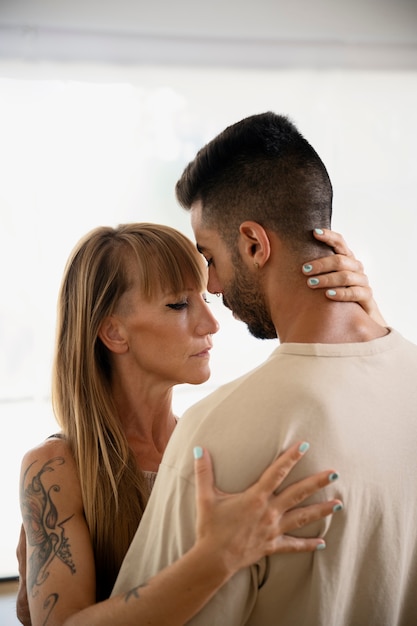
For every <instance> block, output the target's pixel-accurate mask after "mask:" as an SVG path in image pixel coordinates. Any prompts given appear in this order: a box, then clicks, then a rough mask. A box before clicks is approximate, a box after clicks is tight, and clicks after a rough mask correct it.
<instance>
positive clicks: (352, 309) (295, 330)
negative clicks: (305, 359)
mask: <svg viewBox="0 0 417 626" xmlns="http://www.w3.org/2000/svg"><path fill="white" fill-rule="evenodd" d="M323 297H324V296H323ZM316 304H318V303H316ZM274 322H276V328H277V334H278V337H279V340H280V343H290V342H291V343H359V342H364V341H372V340H373V339H377V338H378V337H383V336H384V335H386V334H387V333H388V330H387V329H386V328H384V327H383V326H380V325H379V324H377V323H376V322H374V321H373V320H372V319H371V318H370V317H369V315H368V314H367V313H365V311H364V310H363V309H362V307H361V306H360V305H359V304H356V303H348V302H324V303H320V304H318V306H315V307H309V306H306V307H300V308H298V309H293V310H292V314H291V315H290V316H288V318H287V319H285V317H284V316H283V315H277V316H276V319H274Z"/></svg>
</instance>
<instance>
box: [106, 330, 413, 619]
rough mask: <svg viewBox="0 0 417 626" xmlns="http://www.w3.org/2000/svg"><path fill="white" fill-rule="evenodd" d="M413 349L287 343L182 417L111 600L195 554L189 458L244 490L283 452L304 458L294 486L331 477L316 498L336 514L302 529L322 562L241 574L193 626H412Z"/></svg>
mask: <svg viewBox="0 0 417 626" xmlns="http://www.w3.org/2000/svg"><path fill="white" fill-rule="evenodd" d="M416 373H417V347H416V346H414V345H412V344H410V343H409V342H407V341H405V340H404V339H402V338H401V337H400V336H399V335H398V334H397V333H395V332H391V333H390V334H389V335H387V336H386V337H383V338H381V339H377V340H374V341H370V342H364V343H355V344H283V345H281V346H280V347H279V348H278V349H277V350H276V351H275V352H274V353H273V354H272V355H271V358H270V359H269V360H268V361H267V362H266V363H265V364H263V365H262V366H261V367H259V368H257V369H256V370H254V371H253V372H251V373H249V374H248V375H246V376H244V377H242V378H240V379H239V380H238V381H234V382H233V383H230V384H228V385H226V386H224V387H222V388H221V389H219V390H218V391H217V392H215V393H214V394H212V395H211V396H209V397H208V398H207V399H205V400H203V401H202V402H200V403H199V404H198V405H196V406H195V407H193V408H192V409H190V411H189V412H188V413H187V414H186V415H185V416H184V417H183V418H182V420H181V422H180V425H179V427H178V430H177V432H176V433H175V434H174V436H173V438H172V440H171V442H170V444H169V446H168V449H167V452H166V454H165V456H164V461H163V464H162V466H161V469H160V472H159V476H158V479H157V483H156V485H155V488H154V492H153V494H152V497H151V500H150V502H149V505H148V508H147V511H146V512H145V516H144V518H143V521H142V523H141V526H140V529H139V531H138V533H137V535H136V537H135V539H134V541H133V543H132V546H131V549H130V550H129V552H128V555H127V557H126V560H125V563H124V564H123V566H122V570H121V574H120V576H119V579H118V582H117V584H116V590H117V591H121V590H126V589H129V588H130V587H132V586H133V585H135V584H138V583H142V582H144V581H145V580H146V579H147V578H149V576H151V575H152V574H154V573H156V572H157V571H158V570H160V569H162V567H164V566H166V565H167V564H169V563H170V562H172V561H173V560H175V559H176V558H177V557H178V556H180V555H181V554H183V553H184V552H185V551H186V550H187V549H188V548H189V547H190V546H191V545H192V544H193V542H194V522H195V520H194V509H195V504H194V500H195V493H194V486H193V466H192V454H191V450H192V448H193V446H194V445H203V446H205V447H207V448H208V449H209V450H210V452H211V454H212V456H213V459H214V467H215V472H216V483H217V484H218V486H219V488H220V489H224V490H226V491H240V490H242V489H244V488H246V487H247V486H248V485H249V484H251V483H252V482H254V481H255V480H256V479H257V477H258V476H259V474H260V473H261V471H262V470H263V469H264V468H265V467H266V466H267V465H268V464H269V463H270V462H271V461H272V459H273V458H275V457H276V456H277V455H278V454H279V453H280V451H281V450H282V449H283V448H286V447H288V446H289V445H290V444H291V443H293V442H294V441H296V440H298V439H303V440H307V441H309V442H310V445H311V448H310V450H309V452H308V453H307V455H306V456H305V458H304V459H303V461H302V463H300V464H299V466H298V467H297V468H296V470H295V471H294V472H293V473H292V474H291V477H290V480H291V482H293V481H295V480H298V478H300V477H301V476H305V475H308V474H310V473H312V472H315V471H318V470H321V469H323V467H324V466H331V465H333V466H334V467H335V468H337V469H338V470H339V471H340V474H341V477H340V480H339V481H337V482H336V483H334V484H333V485H331V486H329V487H328V488H327V493H324V494H321V497H322V498H323V499H324V498H327V497H330V496H331V497H333V496H335V497H338V498H341V500H342V501H343V502H344V504H345V510H344V511H342V512H341V513H340V512H339V513H337V515H335V516H333V517H332V518H327V519H326V520H321V521H320V522H317V523H316V524H315V527H313V526H310V527H307V528H306V529H304V530H303V533H302V534H306V535H310V536H311V535H312V534H314V533H315V532H317V533H318V534H321V535H322V536H324V537H325V539H326V543H327V549H326V550H325V551H324V552H316V553H305V554H297V555H294V554H290V555H277V556H274V557H272V558H270V559H269V560H266V559H265V560H263V561H262V562H261V563H259V564H257V565H256V566H253V567H252V568H250V569H247V570H244V571H243V572H240V573H239V574H237V575H236V576H235V577H234V578H233V579H232V580H231V581H229V583H227V584H226V585H225V587H224V588H223V589H222V590H221V591H220V592H219V593H218V594H217V595H216V596H215V598H213V600H212V601H211V602H210V603H209V604H208V605H207V607H206V608H205V609H203V611H202V612H201V613H200V614H199V615H198V616H197V617H195V618H194V619H193V620H192V622H191V623H192V624H200V625H204V626H215V625H219V626H220V625H221V626H234V625H235V624H236V625H238V624H249V625H251V626H289V625H296V626H348V625H349V626H400V625H401V626H413V625H415V624H416V623H417V594H416V591H415V590H416V589H417V515H416V511H417V489H416V474H417V471H416V462H415V456H416V455H415V444H416V442H417V385H416Z"/></svg>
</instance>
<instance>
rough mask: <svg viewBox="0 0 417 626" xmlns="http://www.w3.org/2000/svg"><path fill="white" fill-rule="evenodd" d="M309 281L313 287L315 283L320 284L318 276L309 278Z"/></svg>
mask: <svg viewBox="0 0 417 626" xmlns="http://www.w3.org/2000/svg"><path fill="white" fill-rule="evenodd" d="M307 282H308V284H309V285H311V286H312V287H313V286H315V285H318V284H319V282H320V281H319V279H318V278H309V279H308V281H307Z"/></svg>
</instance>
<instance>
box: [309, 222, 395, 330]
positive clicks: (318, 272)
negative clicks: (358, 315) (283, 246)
mask: <svg viewBox="0 0 417 626" xmlns="http://www.w3.org/2000/svg"><path fill="white" fill-rule="evenodd" d="M313 234H314V237H315V238H316V239H318V240H319V241H322V242H324V243H326V244H327V245H328V246H330V247H331V248H333V250H334V251H335V254H334V255H331V256H327V257H322V258H320V259H315V260H314V261H308V262H307V263H304V265H303V273H304V274H305V275H306V276H308V280H307V284H308V286H309V287H310V288H312V289H325V290H326V292H325V293H326V296H327V298H329V299H330V300H337V301H338V302H357V303H358V304H360V305H361V307H362V308H363V309H364V310H365V311H366V312H367V313H368V315H369V316H370V317H371V318H372V319H373V320H374V321H375V322H377V324H381V326H386V322H385V320H384V318H383V317H382V315H381V312H380V310H379V309H378V306H377V304H376V302H375V300H374V298H373V295H372V289H371V287H370V286H369V283H368V277H367V276H366V274H365V273H364V269H363V265H362V263H361V262H360V261H358V260H357V259H356V258H355V255H354V254H353V252H352V251H351V250H350V249H349V248H348V246H347V245H346V242H345V240H344V239H343V237H342V235H340V234H339V233H335V232H334V231H332V230H328V229H325V228H318V229H315V230H314V231H313Z"/></svg>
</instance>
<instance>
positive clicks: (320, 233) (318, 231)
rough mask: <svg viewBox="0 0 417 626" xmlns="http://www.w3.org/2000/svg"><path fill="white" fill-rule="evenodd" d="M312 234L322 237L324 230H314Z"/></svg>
mask: <svg viewBox="0 0 417 626" xmlns="http://www.w3.org/2000/svg"><path fill="white" fill-rule="evenodd" d="M314 232H315V233H316V235H324V230H322V229H321V228H315V229H314Z"/></svg>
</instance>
